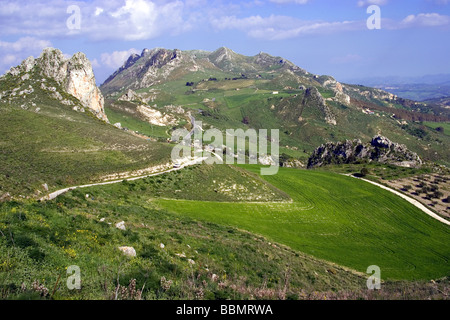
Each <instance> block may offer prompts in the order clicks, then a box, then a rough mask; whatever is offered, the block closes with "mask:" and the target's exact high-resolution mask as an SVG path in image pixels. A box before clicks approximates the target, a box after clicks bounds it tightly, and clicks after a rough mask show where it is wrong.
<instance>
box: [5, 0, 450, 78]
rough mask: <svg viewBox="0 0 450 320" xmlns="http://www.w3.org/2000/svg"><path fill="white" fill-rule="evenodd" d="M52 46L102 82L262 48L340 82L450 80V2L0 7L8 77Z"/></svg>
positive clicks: (106, 0)
mask: <svg viewBox="0 0 450 320" xmlns="http://www.w3.org/2000/svg"><path fill="white" fill-rule="evenodd" d="M73 5H75V6H76V7H77V8H79V15H78V14H77V13H76V11H71V10H69V13H68V8H69V6H73ZM371 5H376V6H378V7H379V9H380V15H381V29H375V30H370V29H369V28H368V27H367V24H366V21H367V19H368V18H369V17H370V16H371V14H370V13H367V8H368V7H369V6H371ZM73 14H76V16H73ZM72 17H75V18H76V19H75V20H73V19H71V18H72ZM78 18H79V19H78ZM68 20H69V26H68ZM77 21H80V24H79V28H78V26H77V25H76V24H72V23H73V22H77ZM70 26H72V27H70ZM48 46H52V47H55V48H59V49H61V50H62V51H63V53H65V54H67V55H72V54H73V53H75V52H78V51H82V52H84V53H86V55H87V56H88V58H89V59H90V60H91V61H92V64H93V67H94V71H95V74H96V78H97V82H99V83H101V82H103V81H104V80H105V79H106V77H107V76H109V75H110V74H111V73H113V72H114V71H115V70H116V69H117V68H119V67H120V66H121V65H122V63H123V62H124V60H125V59H126V58H127V57H128V56H129V55H130V54H131V53H134V52H137V53H140V52H141V51H142V49H144V48H154V47H164V48H168V49H175V48H177V49H181V50H191V49H203V50H208V51H214V50H215V49H217V48H219V47H221V46H226V47H228V48H230V49H232V50H234V51H235V52H238V53H241V54H245V55H255V54H257V53H259V52H260V51H263V52H267V53H269V54H272V55H275V56H282V57H284V58H285V59H288V60H290V61H292V62H293V63H295V64H296V65H298V66H299V67H301V68H304V69H306V70H307V71H310V72H312V73H315V74H328V75H332V76H334V77H335V78H336V79H338V80H340V81H346V80H348V79H354V78H368V77H379V76H422V75H428V74H441V73H450V63H449V59H448V57H449V56H450V54H449V53H450V0H343V1H337V0H253V1H225V0H212V1H211V0H210V1H206V0H186V1H179V0H169V1H162V0H91V1H87V0H86V1H66V0H49V1H44V0H28V1H9V0H1V5H0V72H1V73H3V72H5V71H6V70H8V69H9V67H11V66H14V65H17V64H19V63H20V62H21V61H22V60H23V59H25V58H27V57H28V56H30V55H33V56H35V57H37V56H39V54H40V52H41V50H42V49H43V48H44V47H48Z"/></svg>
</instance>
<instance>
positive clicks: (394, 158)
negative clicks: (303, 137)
mask: <svg viewBox="0 0 450 320" xmlns="http://www.w3.org/2000/svg"><path fill="white" fill-rule="evenodd" d="M364 161H366V162H371V161H377V162H381V163H389V164H394V165H398V166H403V167H419V166H420V165H421V164H422V160H421V159H420V157H419V156H418V155H417V154H416V153H414V152H412V151H410V150H408V149H407V148H406V146H405V145H403V144H398V143H395V142H392V141H390V140H389V139H388V138H386V137H383V136H380V135H377V136H375V137H373V138H372V141H371V142H370V143H362V142H361V140H359V139H358V140H346V141H344V142H337V143H332V142H329V143H326V144H322V145H321V146H320V147H318V148H317V149H316V150H314V152H313V154H312V155H311V156H310V157H309V159H308V168H314V167H320V166H323V165H327V164H342V163H355V162H364Z"/></svg>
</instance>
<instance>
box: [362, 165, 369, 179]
mask: <svg viewBox="0 0 450 320" xmlns="http://www.w3.org/2000/svg"><path fill="white" fill-rule="evenodd" d="M360 173H361V176H362V177H365V176H367V175H368V174H369V170H368V169H367V168H366V167H364V168H362V169H361V172H360Z"/></svg>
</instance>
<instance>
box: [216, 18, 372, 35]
mask: <svg viewBox="0 0 450 320" xmlns="http://www.w3.org/2000/svg"><path fill="white" fill-rule="evenodd" d="M211 24H212V26H213V27H214V28H216V29H218V30H224V29H237V30H241V31H244V32H246V33H247V34H248V35H249V36H251V37H253V38H261V39H269V40H282V39H289V38H294V37H298V36H301V35H307V34H325V33H333V32H340V31H346V30H347V31H348V30H357V29H362V28H365V22H358V21H338V22H327V21H307V20H299V19H296V18H292V17H288V16H276V15H271V16H269V17H261V16H259V15H258V16H251V17H247V18H236V17H235V16H226V17H221V18H218V19H213V20H212V21H211Z"/></svg>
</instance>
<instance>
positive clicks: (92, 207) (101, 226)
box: [0, 166, 448, 300]
mask: <svg viewBox="0 0 450 320" xmlns="http://www.w3.org/2000/svg"><path fill="white" fill-rule="evenodd" d="M245 167H246V168H247V169H251V170H250V171H256V168H253V169H252V168H251V167H248V166H245ZM295 172H303V171H300V170H297V171H295ZM281 173H282V174H281V175H280V176H275V177H273V178H275V179H271V180H272V182H274V184H275V185H277V184H280V183H281V184H282V185H283V187H284V188H285V189H289V191H290V193H291V194H290V195H291V197H292V198H293V199H294V200H295V202H294V203H282V202H279V201H277V202H273V201H271V202H265V203H243V202H239V201H238V202H221V201H229V200H230V198H228V199H227V197H226V196H225V197H224V196H223V195H220V194H219V195H217V194H216V195H215V196H214V194H215V192H214V191H211V190H210V189H211V187H212V186H213V185H214V182H213V180H212V179H214V178H215V177H218V176H219V177H220V176H221V177H222V178H223V177H227V178H228V179H230V180H232V181H233V182H234V183H237V184H239V183H244V182H247V183H248V182H249V181H250V182H251V181H253V183H257V185H259V187H260V188H263V187H264V185H266V186H267V187H268V185H267V184H266V183H265V182H264V181H263V180H261V178H260V177H258V176H257V175H256V174H255V173H252V172H247V171H244V170H242V169H241V168H236V167H229V166H215V167H208V166H196V167H192V168H186V169H183V170H181V171H180V172H179V173H174V172H172V173H170V174H165V175H162V176H158V177H153V178H146V179H141V180H135V181H124V182H123V183H119V184H115V185H108V186H102V187H91V188H87V189H83V190H79V189H77V190H73V191H70V192H68V193H66V194H64V195H62V196H60V197H58V198H57V199H55V200H53V201H49V202H40V203H39V202H33V201H29V200H28V201H10V202H5V203H1V204H0V256H1V258H2V259H1V264H0V298H1V299H114V298H115V292H116V290H117V289H118V286H120V287H119V289H120V290H119V292H122V291H124V292H129V290H128V291H127V290H126V289H127V288H128V287H129V285H130V284H133V283H135V287H136V289H137V290H139V291H140V290H142V293H141V294H140V296H141V297H142V298H143V299H188V300H191V299H199V300H201V299H215V300H220V299H338V298H339V299H392V298H394V299H408V298H409V299H411V298H419V299H424V298H433V299H442V298H443V297H445V294H446V292H448V279H446V278H443V279H441V280H437V281H436V282H435V283H428V282H426V281H414V282H403V281H402V282H392V281H384V282H383V285H382V288H383V289H382V290H381V291H379V292H375V293H374V292H370V291H368V290H367V288H366V279H367V275H366V274H365V269H364V270H363V272H362V273H357V272H355V271H352V270H349V269H347V268H344V267H341V266H339V265H336V264H333V263H330V262H326V261H324V260H322V259H317V258H315V257H313V256H312V255H309V254H305V253H302V252H301V251H299V250H298V249H294V248H293V247H291V248H289V247H286V246H284V245H283V244H280V243H277V242H274V241H273V238H280V239H281V240H283V242H282V243H288V242H289V241H287V240H286V239H291V240H292V241H294V242H297V245H296V247H301V248H302V250H303V249H308V247H309V250H306V251H311V249H314V250H313V251H315V252H314V255H315V256H319V255H320V254H319V252H320V251H322V250H323V247H324V246H325V247H327V248H328V255H330V254H329V253H330V252H331V251H332V250H337V251H338V252H336V254H339V253H340V254H342V252H343V251H344V250H345V257H347V258H348V259H349V260H358V259H359V258H360V251H361V247H365V250H364V251H368V252H370V253H371V256H372V259H373V260H371V261H370V262H371V264H373V263H380V262H382V261H380V260H378V258H379V257H380V256H387V258H388V260H389V261H390V264H391V265H392V264H395V263H398V259H400V258H401V257H404V253H403V254H402V253H401V251H400V253H397V252H395V253H392V252H387V251H386V249H385V250H381V251H380V248H379V246H380V245H381V246H383V245H385V244H386V243H385V242H383V243H381V244H379V243H378V244H377V243H374V242H373V241H369V240H373V239H367V240H365V241H364V240H362V239H361V237H360V238H358V237H355V235H356V236H357V235H358V234H357V232H356V231H357V229H356V228H355V225H357V223H356V224H355V223H354V222H355V221H357V219H356V218H355V217H351V222H353V224H351V222H349V221H348V220H349V217H348V215H350V212H349V213H347V214H342V212H341V213H340V212H339V211H337V212H333V213H331V212H330V213H324V214H323V215H322V216H318V217H314V215H317V212H314V213H313V214H312V213H311V212H308V211H309V210H300V209H301V208H303V209H308V208H312V205H313V206H314V208H316V207H318V206H319V201H317V198H316V200H315V202H313V197H312V195H311V193H314V192H316V193H317V190H318V189H322V190H326V189H327V188H328V187H329V185H327V184H325V185H323V186H318V185H317V183H318V182H321V180H320V178H318V177H317V173H315V172H312V173H311V174H312V176H309V178H310V179H311V178H314V179H313V180H314V181H308V180H310V179H308V176H306V177H304V178H305V179H302V180H301V181H302V182H300V185H298V178H299V176H298V175H297V174H294V171H292V170H281ZM287 173H288V174H287ZM323 175H326V176H328V177H329V178H331V180H332V181H331V182H330V183H336V181H339V180H340V179H342V178H343V177H341V176H337V175H332V174H329V173H321V176H323ZM287 176H289V177H290V178H288V177H287ZM202 177H203V178H204V181H205V184H204V187H203V189H201V190H202V192H198V190H199V189H198V187H199V186H200V181H201V178H202ZM276 177H278V179H276ZM189 178H192V179H191V180H189ZM338 178H339V179H338ZM344 178H345V177H344ZM336 179H337V180H336ZM158 180H159V182H158ZM344 180H346V179H344ZM191 181H192V182H194V185H192V184H191V183H190V182H191ZM352 182H353V180H352ZM176 183H178V184H183V183H184V185H179V186H178V187H179V188H180V189H179V190H180V192H175V194H177V195H178V200H176V201H175V200H173V199H172V200H165V199H163V198H162V197H167V196H169V195H170V192H171V190H172V194H173V189H174V188H173V185H174V184H176ZM155 184H158V185H159V186H158V187H157V188H155V187H154V185H155ZM197 184H198V186H197ZM312 184H314V185H315V186H316V187H315V188H314V187H311V185H312ZM305 186H309V188H308V189H309V190H308V189H303V187H305ZM271 188H273V187H271ZM258 189H259V188H258ZM258 189H257V190H255V191H254V192H247V194H254V195H258V194H259V191H258ZM299 189H301V190H299ZM293 190H296V191H297V192H295V193H293ZM348 190H351V189H347V193H349V192H348ZM355 190H359V192H360V194H359V196H364V195H366V196H367V194H368V193H370V192H371V190H360V189H357V188H355ZM300 191H301V192H300ZM157 192H160V194H157ZM208 192H210V194H209V195H208ZM211 192H212V193H211ZM330 192H331V191H330ZM278 194H279V195H282V194H283V193H282V191H278ZM316 196H317V195H316ZM183 197H191V199H197V200H181V198H183ZM203 197H209V198H210V199H209V200H210V201H198V199H202V200H204V199H203ZM305 199H309V200H305ZM268 200H270V199H268ZM325 200H327V201H329V198H326V199H325ZM342 200H343V199H341V201H342ZM212 201H214V202H212ZM234 201H236V199H235V200H234ZM168 204H172V205H173V206H175V207H176V208H177V210H176V211H177V212H173V207H172V208H170V209H169V210H168V209H165V207H168ZM191 204H192V205H194V204H195V207H193V206H192V205H191ZM342 205H343V206H344V207H346V208H347V209H349V208H350V207H351V205H349V204H347V203H346V202H343V204H342ZM180 208H185V209H184V211H183V210H182V209H180ZM268 208H271V209H268ZM314 208H312V209H310V210H314ZM191 209H192V210H195V211H194V212H191V213H189V211H190V210H191ZM228 209H232V210H235V211H234V212H229V211H228ZM396 209H397V208H396V207H394V210H396ZM372 211H373V210H372ZM195 212H197V213H195ZM219 214H220V215H219ZM393 214H395V212H391V215H393ZM413 214H414V213H413ZM332 215H335V216H337V217H336V218H335V219H334V220H333V221H328V222H327V221H326V219H330V217H331V216H332ZM371 215H377V217H378V216H379V215H380V213H379V212H375V213H372V212H371ZM219 217H221V218H220V219H219ZM338 217H339V219H338ZM227 218H232V219H233V220H228V219H227ZM250 218H252V221H250ZM422 218H423V217H415V219H416V220H419V224H420V226H422V225H424V224H430V225H432V227H434V228H435V230H434V231H433V234H434V236H435V237H436V239H434V241H435V242H437V241H439V239H441V237H442V233H443V232H444V231H442V230H441V229H440V228H439V227H438V226H436V225H433V223H431V222H430V221H426V220H427V219H422ZM358 219H364V218H363V217H361V216H359V217H358ZM208 220H209V221H208ZM213 220H214V221H216V222H213ZM246 220H247V221H248V222H247V223H243V222H245V221H246ZM337 220H341V223H343V225H342V228H343V229H344V230H345V231H346V232H344V233H343V234H342V235H341V237H339V238H333V236H332V235H330V234H322V233H323V232H324V231H325V230H324V227H326V226H327V228H328V232H331V231H333V230H331V229H335V231H336V230H338V231H339V230H340V227H339V226H338V225H337V224H336V222H337ZM406 220H407V219H405V218H403V219H402V218H401V217H397V219H394V220H389V219H379V223H378V222H375V221H373V222H372V224H370V225H369V227H370V226H371V227H374V226H375V227H376V229H374V228H372V229H371V230H370V231H367V232H368V234H367V235H366V236H368V237H369V238H370V234H371V233H373V234H375V233H377V236H378V237H384V236H389V235H390V237H389V239H387V240H389V241H392V238H395V240H396V242H398V244H397V245H396V247H397V248H400V247H402V246H404V242H402V241H399V239H400V240H402V239H403V237H402V233H401V232H400V233H399V232H398V230H396V229H398V228H399V226H398V224H404V223H405V222H407V221H406ZM424 220H425V221H424ZM120 221H125V226H126V230H120V229H117V228H115V227H114V225H115V224H116V223H117V222H120ZM410 222H411V221H410ZM238 225H239V226H238ZM251 225H253V226H254V227H251ZM289 225H290V227H289ZM350 227H353V231H354V232H353V233H350V232H348V231H350V230H349V228H350ZM417 227H419V226H417ZM436 227H437V228H436ZM405 228H411V226H410V225H408V226H406V227H405ZM243 229H248V230H251V229H255V230H257V231H258V232H257V234H254V233H250V232H247V231H245V230H243ZM289 230H290V231H291V232H288V231H289ZM415 230H416V229H415ZM396 231H397V232H396ZM282 232H287V234H286V237H285V238H283V236H280V234H281V233H282ZM425 232H431V231H429V230H425V228H421V230H420V232H416V233H414V234H413V236H414V237H416V238H417V240H415V241H414V240H413V241H412V243H411V245H417V243H416V242H419V241H422V240H424V239H426V235H425V234H424V233H425ZM265 235H267V236H265ZM352 235H353V236H352ZM308 239H309V240H308ZM299 240H301V241H299ZM292 241H291V242H292ZM361 241H362V242H361ZM385 241H386V240H385ZM405 241H406V239H405ZM409 241H411V240H409ZM299 242H300V243H301V244H300V245H298V243H299ZM344 242H346V244H348V245H352V247H351V248H348V247H345V248H344V247H342V245H343V244H344ZM360 242H361V243H360ZM161 244H164V246H161ZM429 245H431V243H430V241H426V242H425V243H423V244H422V245H419V246H415V248H414V250H415V252H414V254H415V255H414V256H415V257H416V259H421V258H430V257H431V258H433V257H435V255H437V254H438V253H440V254H443V252H444V254H445V250H446V248H447V249H448V246H445V245H443V246H442V248H441V249H439V248H433V251H432V252H429V253H428V254H427V253H426V252H424V251H423V250H421V249H423V248H427V246H429ZM119 246H132V247H133V248H135V250H136V253H137V255H136V257H125V256H124V255H123V254H122V253H120V251H119V250H118V247H119ZM391 248H392V246H391ZM371 249H373V250H374V251H372V250H371ZM349 252H351V253H352V255H349V254H348V253H349ZM396 258H397V259H396ZM189 259H191V260H192V261H191V262H193V263H190V262H189ZM411 259H412V257H409V256H408V261H412V260H411ZM441 259H442V257H441ZM437 260H439V259H437ZM401 262H402V261H401ZM425 262H426V263H425V264H424V265H426V266H427V267H428V268H429V269H430V270H429V271H430V272H431V273H434V274H435V275H437V274H438V273H440V272H436V270H440V269H441V268H442V265H443V263H442V262H440V261H435V258H434V259H432V260H426V261H425ZM71 265H76V266H79V268H80V271H81V283H82V286H81V289H79V290H68V288H67V287H66V285H65V283H66V280H67V278H68V276H69V275H68V274H67V273H66V268H67V267H68V266H71ZM391 265H389V264H384V263H381V264H380V267H381V276H382V279H383V280H386V279H387V278H388V277H387V275H388V273H389V270H390V269H389V267H390V266H391ZM444 265H445V264H444ZM421 270H423V269H421ZM444 270H446V268H445V267H444ZM390 271H392V270H390ZM419 271H420V270H419ZM444 273H445V272H444ZM58 280H59V281H58ZM33 283H34V286H33ZM38 285H39V287H38ZM133 297H135V296H132V297H130V296H128V297H127V296H125V295H121V294H119V295H118V296H117V298H118V299H131V298H133Z"/></svg>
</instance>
